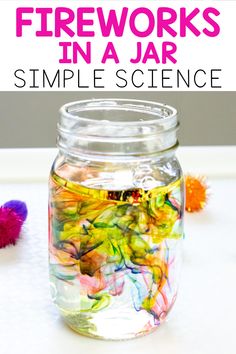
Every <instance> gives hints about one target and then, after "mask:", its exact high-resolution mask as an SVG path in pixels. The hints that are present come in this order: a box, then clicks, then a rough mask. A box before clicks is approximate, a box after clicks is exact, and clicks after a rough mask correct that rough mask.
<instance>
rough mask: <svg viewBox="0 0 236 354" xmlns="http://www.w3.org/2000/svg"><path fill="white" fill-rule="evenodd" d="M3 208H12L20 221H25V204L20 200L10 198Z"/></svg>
mask: <svg viewBox="0 0 236 354" xmlns="http://www.w3.org/2000/svg"><path fill="white" fill-rule="evenodd" d="M3 208H7V209H10V210H13V211H14V212H15V213H16V214H17V215H18V216H19V217H20V219H21V220H22V221H25V220H26V218H27V215H28V210H27V207H26V204H25V203H24V202H21V201H20V200H10V201H9V202H7V203H5V204H4V205H3Z"/></svg>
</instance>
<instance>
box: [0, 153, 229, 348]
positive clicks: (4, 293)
mask: <svg viewBox="0 0 236 354" xmlns="http://www.w3.org/2000/svg"><path fill="white" fill-rule="evenodd" d="M54 154H55V151H54V150H49V149H48V150H46V149H44V150H40V149H38V150H0V166H1V167H0V168H1V170H0V205H1V204H2V203H4V202H6V201H8V200H10V199H21V200H24V201H26V203H27V205H28V209H29V215H28V219H27V222H26V224H25V226H24V229H23V231H22V234H21V239H20V240H19V243H18V244H17V245H16V246H15V247H13V246H12V247H8V248H5V249H1V250H0V354H54V353H55V354H62V353H63V354H64V353H68V354H77V353H81V354H85V353H89V354H92V353H94V354H110V353H112V354H118V353H119V354H120V353H122V352H123V353H125V354H126V353H127V354H129V353H130V354H134V353H135V354H144V353H148V354H154V353H155V354H158V353H160V354H234V353H235V352H236V349H235V336H236V334H235V333H236V324H235V322H236V231H235V225H234V222H235V220H236V208H235V203H236V171H235V166H236V147H231V148H220V147H215V148H204V147H202V148H184V149H181V150H180V152H179V155H180V156H181V161H182V164H183V165H184V169H185V170H186V171H188V172H198V173H199V174H201V173H207V175H208V176H209V183H210V186H211V196H210V199H209V203H208V205H207V207H206V209H205V210H204V211H203V212H201V213H197V214H186V223H185V232H186V239H185V242H184V254H183V256H184V264H183V272H182V279H181V284H180V290H179V295H178V298H177V301H176V304H175V306H174V308H173V310H172V312H171V314H170V316H169V319H168V321H167V322H165V323H164V324H163V325H162V326H161V327H160V328H158V329H157V331H156V332H154V333H152V334H150V335H148V336H145V337H142V338H139V339H135V340H129V341H121V342H106V341H100V340H95V339H89V338H86V337H82V336H80V335H78V334H76V333H74V332H73V331H72V330H70V329H69V328H68V327H67V326H66V325H65V324H64V323H63V321H62V320H61V319H60V317H59V315H58V313H57V310H56V308H55V307H54V305H53V304H52V302H51V299H50V294H49V281H48V266H47V182H46V179H47V174H48V166H49V164H50V160H51V159H52V155H54ZM33 156H34V157H35V156H37V159H35V158H34V159H32V157H33ZM232 159H233V160H232ZM193 160H194V161H193ZM20 161H21V162H22V164H21V163H20ZM26 162H27V164H26ZM207 162H208V163H207ZM29 164H31V170H29V169H28V170H27V168H26V165H27V166H28V165H29ZM36 165H37V166H36ZM230 165H231V166H232V168H230ZM14 166H17V167H18V168H17V169H16V170H14ZM222 168H223V170H222ZM39 170H40V171H41V172H39ZM2 171H3V172H2ZM37 171H38V172H39V173H38V174H37V173H36V172H37Z"/></svg>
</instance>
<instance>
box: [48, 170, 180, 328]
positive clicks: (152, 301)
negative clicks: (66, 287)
mask: <svg viewBox="0 0 236 354" xmlns="http://www.w3.org/2000/svg"><path fill="white" fill-rule="evenodd" d="M181 183H182V181H180V180H178V181H176V182H174V183H172V184H170V185H168V186H167V187H158V188H155V189H152V190H150V191H143V190H139V189H135V190H127V191H123V192H120V191H118V192H114V191H104V190H103V191H102V190H95V189H89V188H85V187H81V186H79V185H77V184H74V183H71V182H68V181H66V180H64V179H62V178H60V177H58V176H57V175H55V174H54V175H53V176H52V178H51V203H50V217H51V223H50V224H51V230H50V254H51V273H52V276H53V277H56V278H57V279H60V280H62V281H64V282H68V283H69V284H74V285H75V286H76V285H78V286H79V289H80V297H81V304H80V311H84V312H97V311H99V310H101V309H104V308H107V307H109V304H110V302H111V299H112V298H114V297H117V296H120V295H121V294H122V293H123V292H124V291H128V292H130V294H131V297H132V304H133V307H134V308H135V310H136V311H140V310H145V311H147V312H148V313H150V314H151V315H153V317H154V319H155V321H157V322H158V321H159V319H160V317H161V316H162V315H163V314H166V312H167V311H168V310H169V307H170V306H171V304H170V303H169V301H168V298H167V296H166V294H165V288H166V287H170V286H171V284H170V281H169V268H170V267H171V263H172V262H173V259H172V258H173V257H172V258H170V257H169V248H168V244H167V240H168V239H173V240H174V239H179V238H181V237H182V234H181V230H182V228H181V226H180V224H181V210H182V209H181V205H180V198H179V195H180V186H181ZM129 284H131V285H129Z"/></svg>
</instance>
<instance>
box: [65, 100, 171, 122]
mask: <svg viewBox="0 0 236 354" xmlns="http://www.w3.org/2000/svg"><path fill="white" fill-rule="evenodd" d="M92 110H104V111H105V110H110V111H112V110H121V111H126V112H127V111H132V112H137V113H138V112H139V113H146V114H148V115H150V116H152V117H150V119H145V120H143V119H137V120H132V121H129V120H124V121H123V120H111V119H96V118H90V117H89V118H88V117H85V116H83V115H82V114H81V115H79V113H80V112H81V113H82V112H83V113H84V112H88V111H92ZM60 114H61V115H62V116H63V117H65V118H68V119H71V120H81V121H84V122H87V123H93V124H99V123H101V122H104V121H105V122H107V123H109V124H110V125H113V126H116V125H119V126H122V125H126V126H127V125H129V126H134V125H136V126H137V125H143V124H145V125H149V124H158V123H160V122H162V123H170V121H172V120H173V121H174V122H176V120H177V114H178V112H177V110H176V109H175V108H174V107H172V106H169V105H166V104H163V103H159V102H155V101H148V100H137V99H123V98H99V99H91V100H79V101H74V102H70V103H66V104H65V105H63V106H62V107H61V108H60Z"/></svg>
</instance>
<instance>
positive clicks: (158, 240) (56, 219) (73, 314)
mask: <svg viewBox="0 0 236 354" xmlns="http://www.w3.org/2000/svg"><path fill="white" fill-rule="evenodd" d="M177 128H178V121H177V112H176V110H175V109H174V108H172V107H170V106H166V105H164V104H160V103H155V102H148V101H138V100H125V99H99V100H91V101H79V102H74V103H69V104H66V105H65V106H63V107H62V108H61V110H60V121H59V124H58V148H59V154H58V156H57V158H56V160H55V162H54V164H53V166H52V170H51V175H50V197H49V250H50V279H51V288H52V295H53V299H54V302H55V304H56V305H57V307H58V308H59V310H60V313H61V314H62V316H63V317H64V319H65V321H66V322H67V323H68V325H69V326H70V327H71V328H72V329H74V330H75V331H77V332H79V333H81V334H84V335H87V336H91V337H97V338H103V339H126V338H132V337H136V336H140V335H143V334H146V333H148V332H150V331H152V330H153V329H155V328H156V327H158V326H159V325H160V323H161V322H162V321H163V320H164V319H165V317H166V315H167V314H168V312H169V311H170V309H171V307H172V305H173V304H174V302H175V298H176V293H177V288H178V274H179V270H180V265H181V257H180V253H181V243H182V242H181V241H182V238H183V211H184V187H183V177H182V172H181V168H180V165H179V162H178V160H177V158H176V156H175V150H176V147H177V145H178V142H177V137H176V131H177Z"/></svg>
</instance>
